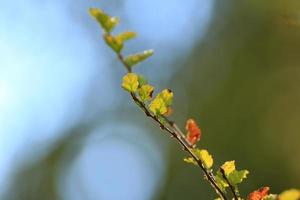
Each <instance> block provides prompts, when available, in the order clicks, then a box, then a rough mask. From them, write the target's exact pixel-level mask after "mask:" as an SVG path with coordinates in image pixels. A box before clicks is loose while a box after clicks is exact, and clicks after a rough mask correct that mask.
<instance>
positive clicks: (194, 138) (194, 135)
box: [185, 119, 201, 146]
mask: <svg viewBox="0 0 300 200" xmlns="http://www.w3.org/2000/svg"><path fill="white" fill-rule="evenodd" d="M185 128H186V130H187V131H188V133H187V135H186V139H187V141H188V142H189V143H190V144H191V145H192V146H193V145H195V144H196V142H198V141H199V140H200V138H201V130H200V128H199V127H198V125H197V123H196V122H195V121H194V120H193V119H189V120H187V122H186V126H185Z"/></svg>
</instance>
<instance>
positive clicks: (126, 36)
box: [116, 31, 137, 42]
mask: <svg viewBox="0 0 300 200" xmlns="http://www.w3.org/2000/svg"><path fill="white" fill-rule="evenodd" d="M136 35H137V34H136V33H135V32H133V31H126V32H123V33H120V34H119V35H117V36H116V37H117V38H118V39H120V40H121V41H122V42H124V41H127V40H131V39H133V38H135V37H136Z"/></svg>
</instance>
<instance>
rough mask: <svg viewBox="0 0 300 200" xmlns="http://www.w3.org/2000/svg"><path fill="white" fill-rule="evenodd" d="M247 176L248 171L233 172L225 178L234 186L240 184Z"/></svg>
mask: <svg viewBox="0 0 300 200" xmlns="http://www.w3.org/2000/svg"><path fill="white" fill-rule="evenodd" d="M248 174H249V171H248V170H239V171H238V170H234V171H233V172H231V173H230V174H229V175H228V176H227V179H228V181H229V183H230V184H231V185H233V186H236V185H237V184H239V183H241V182H242V181H243V179H245V178H247V175H248Z"/></svg>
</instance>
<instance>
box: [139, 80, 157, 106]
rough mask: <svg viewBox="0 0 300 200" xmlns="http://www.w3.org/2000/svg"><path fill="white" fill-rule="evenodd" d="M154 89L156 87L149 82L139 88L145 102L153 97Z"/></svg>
mask: <svg viewBox="0 0 300 200" xmlns="http://www.w3.org/2000/svg"><path fill="white" fill-rule="evenodd" d="M153 90H154V87H153V86H151V85H149V84H146V85H142V86H141V87H140V88H139V90H138V92H139V96H140V98H141V100H142V101H143V102H145V101H148V100H149V99H151V97H152V93H153Z"/></svg>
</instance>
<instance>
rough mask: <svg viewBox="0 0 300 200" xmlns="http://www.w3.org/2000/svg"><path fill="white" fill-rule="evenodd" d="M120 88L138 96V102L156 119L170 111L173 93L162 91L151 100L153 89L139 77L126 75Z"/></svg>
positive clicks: (167, 90) (131, 74)
mask: <svg viewBox="0 0 300 200" xmlns="http://www.w3.org/2000/svg"><path fill="white" fill-rule="evenodd" d="M141 80H142V81H141ZM122 87H123V88H124V89H125V90H126V91H128V92H130V93H132V94H134V95H136V96H138V98H139V100H140V102H142V103H143V104H144V105H145V106H146V107H147V108H148V109H149V110H150V111H151V112H152V114H153V115H155V116H157V117H160V116H163V115H166V114H167V113H168V111H169V110H170V109H171V105H172V102H173V92H172V91H171V90H169V89H164V90H162V91H161V92H159V93H158V94H157V95H156V96H155V97H154V98H152V94H153V92H154V87H153V86H152V85H150V84H148V83H147V81H146V80H145V79H144V78H143V77H142V76H140V75H137V74H135V73H127V74H126V75H125V76H124V77H123V83H122ZM150 100H151V101H150ZM149 101H150V102H149Z"/></svg>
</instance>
